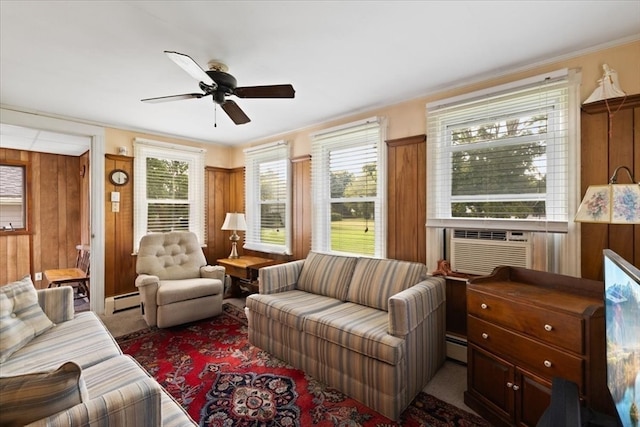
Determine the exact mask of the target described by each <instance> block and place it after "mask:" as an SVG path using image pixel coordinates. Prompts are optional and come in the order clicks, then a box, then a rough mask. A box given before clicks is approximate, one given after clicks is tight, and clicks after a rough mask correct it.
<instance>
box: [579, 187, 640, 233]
mask: <svg viewBox="0 0 640 427" xmlns="http://www.w3.org/2000/svg"><path fill="white" fill-rule="evenodd" d="M575 221H576V222H595V223H604V224H640V184H609V185H590V186H589V188H588V189H587V192H586V193H585V195H584V199H582V203H580V207H579V208H578V212H577V213H576V217H575Z"/></svg>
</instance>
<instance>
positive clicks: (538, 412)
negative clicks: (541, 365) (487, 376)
mask: <svg viewBox="0 0 640 427" xmlns="http://www.w3.org/2000/svg"><path fill="white" fill-rule="evenodd" d="M514 384H515V386H514V387H517V388H518V389H517V390H516V393H515V400H516V401H515V404H516V408H515V409H516V413H515V415H516V419H517V420H518V425H521V426H531V427H535V426H536V425H537V424H538V420H539V419H540V417H541V416H542V413H543V412H544V411H545V410H546V409H547V407H548V406H549V403H551V383H549V382H548V381H547V380H545V379H542V378H540V377H537V376H535V375H533V374H531V373H529V372H527V371H523V370H521V369H518V368H516V375H515V382H514Z"/></svg>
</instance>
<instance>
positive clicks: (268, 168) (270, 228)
mask: <svg viewBox="0 0 640 427" xmlns="http://www.w3.org/2000/svg"><path fill="white" fill-rule="evenodd" d="M244 152H245V166H246V174H245V180H246V183H245V187H246V193H247V194H246V197H247V199H246V206H247V212H246V213H245V215H246V219H247V232H246V241H245V244H244V247H245V248H246V249H251V250H256V251H262V252H271V253H284V254H291V249H290V248H291V244H290V240H291V214H290V212H291V207H290V200H291V197H290V194H291V178H290V162H289V146H288V144H287V143H286V142H284V141H279V142H276V143H273V144H267V145H262V146H259V147H254V148H249V149H246V150H245V151H244Z"/></svg>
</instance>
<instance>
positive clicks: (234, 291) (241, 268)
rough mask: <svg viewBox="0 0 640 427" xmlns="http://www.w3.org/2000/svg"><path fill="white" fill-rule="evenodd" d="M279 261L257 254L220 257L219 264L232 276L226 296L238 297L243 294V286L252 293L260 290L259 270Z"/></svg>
mask: <svg viewBox="0 0 640 427" xmlns="http://www.w3.org/2000/svg"><path fill="white" fill-rule="evenodd" d="M278 263H280V261H276V260H273V259H269V258H260V257H255V256H241V257H239V258H222V259H219V260H218V264H220V265H221V266H223V267H224V268H225V270H226V274H228V275H229V276H231V286H229V289H227V291H226V292H225V294H224V297H225V298H237V297H240V296H242V288H243V287H244V288H246V289H247V290H248V292H250V293H255V292H258V291H259V285H258V270H260V269H261V268H262V267H266V266H269V265H273V264H278Z"/></svg>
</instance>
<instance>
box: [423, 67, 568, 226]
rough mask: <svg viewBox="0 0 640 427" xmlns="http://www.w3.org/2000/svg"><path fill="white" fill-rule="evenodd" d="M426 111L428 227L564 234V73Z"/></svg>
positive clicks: (565, 119)
mask: <svg viewBox="0 0 640 427" xmlns="http://www.w3.org/2000/svg"><path fill="white" fill-rule="evenodd" d="M510 86H511V87H510V88H504V87H500V88H494V89H492V90H490V91H486V92H483V93H475V94H470V95H468V96H465V97H464V99H453V100H451V99H450V100H445V101H441V102H438V103H434V104H430V105H428V106H427V115H428V116H427V132H428V138H427V147H428V148H427V149H428V155H427V158H428V165H427V171H428V172H427V173H428V204H427V206H428V209H427V225H428V226H430V227H472V228H484V229H516V230H532V231H555V232H567V229H568V226H567V223H568V218H569V215H568V212H569V203H570V202H569V197H568V194H570V193H569V191H568V190H569V188H568V182H569V173H570V169H571V167H572V166H571V165H570V164H569V163H570V161H569V158H570V156H569V152H570V144H569V139H570V138H569V134H570V126H569V122H570V119H569V117H570V115H571V114H575V113H573V112H571V111H570V108H569V93H570V87H569V79H568V76H567V71H566V70H565V71H564V72H558V73H556V74H555V75H551V76H542V77H539V78H533V79H530V80H527V81H522V82H518V83H516V84H512V85H510Z"/></svg>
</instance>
